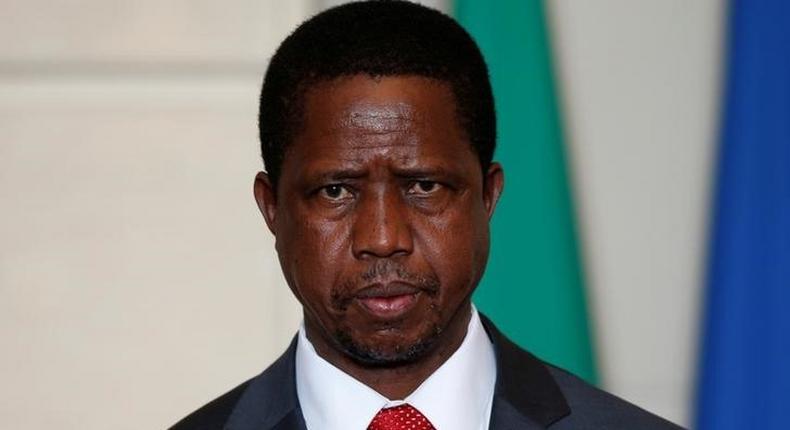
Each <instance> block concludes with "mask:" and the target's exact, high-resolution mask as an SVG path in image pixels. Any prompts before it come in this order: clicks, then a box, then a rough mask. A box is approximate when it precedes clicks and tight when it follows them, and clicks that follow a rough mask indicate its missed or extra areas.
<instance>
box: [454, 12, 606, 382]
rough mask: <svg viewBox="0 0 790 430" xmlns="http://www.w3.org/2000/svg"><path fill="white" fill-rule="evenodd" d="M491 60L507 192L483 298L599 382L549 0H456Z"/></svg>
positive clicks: (512, 331) (479, 300) (532, 343)
mask: <svg viewBox="0 0 790 430" xmlns="http://www.w3.org/2000/svg"><path fill="white" fill-rule="evenodd" d="M455 11H456V17H457V18H458V19H459V21H460V22H461V24H462V25H464V26H465V27H466V28H467V30H468V31H469V32H470V33H471V34H472V36H473V37H474V38H475V39H476V40H477V42H478V44H479V45H480V47H481V49H482V50H483V54H484V55H485V58H486V61H487V62H488V66H489V68H490V74H491V81H492V85H493V87H494V96H495V98H496V107H497V115H498V127H497V132H498V135H499V140H498V145H499V146H498V149H497V154H496V159H497V160H500V161H501V162H502V164H503V166H504V170H505V191H504V194H503V196H502V199H501V201H500V204H499V207H498V209H497V212H496V215H495V216H494V220H493V223H492V242H491V244H492V248H491V257H490V260H489V265H488V269H487V271H486V275H485V277H484V279H483V281H482V283H481V286H480V288H479V289H478V291H477V292H476V294H475V303H476V304H477V306H478V307H479V308H480V309H481V310H482V311H483V312H485V313H486V314H488V315H489V316H490V317H491V318H492V319H493V320H494V321H495V322H497V324H498V325H499V326H500V327H501V328H502V329H503V330H504V331H505V333H507V334H508V335H509V336H510V337H511V338H512V339H513V340H514V341H515V342H517V343H518V344H520V345H522V346H524V347H526V348H528V349H530V350H531V351H532V352H534V353H536V354H537V355H538V356H540V357H541V358H543V359H545V360H547V361H550V362H552V363H554V364H557V365H559V366H561V367H564V368H566V369H568V370H570V371H571V372H573V373H575V374H577V375H579V376H581V377H583V378H585V379H587V380H588V381H591V382H595V380H596V372H595V366H594V360H593V354H592V346H591V342H590V331H589V326H588V322H587V311H586V304H585V296H584V289H583V280H582V270H581V265H580V259H579V253H578V250H577V240H576V232H575V228H574V217H573V207H572V203H571V197H570V190H569V187H568V179H567V177H566V169H565V157H564V153H563V145H562V132H561V127H560V118H559V113H558V106H557V99H556V97H555V93H554V79H553V74H552V67H551V58H550V49H549V43H548V38H547V33H546V26H545V24H544V11H543V6H542V3H541V2H539V1H535V0H521V1H516V0H498V1H490V0H457V1H456V4H455Z"/></svg>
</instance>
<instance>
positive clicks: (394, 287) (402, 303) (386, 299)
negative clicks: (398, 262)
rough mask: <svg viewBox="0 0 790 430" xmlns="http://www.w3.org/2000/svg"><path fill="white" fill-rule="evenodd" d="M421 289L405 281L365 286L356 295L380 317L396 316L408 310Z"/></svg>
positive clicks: (368, 309) (363, 304)
mask: <svg viewBox="0 0 790 430" xmlns="http://www.w3.org/2000/svg"><path fill="white" fill-rule="evenodd" d="M420 292H421V290H420V289H419V288H417V287H415V286H413V285H411V284H408V283H404V282H390V283H387V284H374V285H371V286H369V287H366V288H363V289H362V290H360V291H359V292H358V293H357V294H356V295H355V299H356V300H357V302H358V303H359V304H360V305H361V306H362V307H363V308H364V309H365V310H367V311H368V312H370V313H372V314H374V315H375V316H377V317H379V318H395V317H398V316H401V315H403V314H405V313H406V312H408V311H409V310H410V309H411V308H412V307H414V304H415V303H417V298H418V296H419V294H420Z"/></svg>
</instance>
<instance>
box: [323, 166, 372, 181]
mask: <svg viewBox="0 0 790 430" xmlns="http://www.w3.org/2000/svg"><path fill="white" fill-rule="evenodd" d="M365 176H367V172H365V171H364V170H362V169H354V168H345V169H336V170H326V171H323V172H319V173H316V174H314V175H310V176H309V179H310V181H312V182H327V181H337V180H340V179H359V178H363V177H365Z"/></svg>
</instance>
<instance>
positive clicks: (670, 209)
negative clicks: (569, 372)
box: [0, 0, 726, 429]
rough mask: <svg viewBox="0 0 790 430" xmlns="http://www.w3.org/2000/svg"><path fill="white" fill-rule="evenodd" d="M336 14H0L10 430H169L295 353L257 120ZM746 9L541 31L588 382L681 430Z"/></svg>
mask: <svg viewBox="0 0 790 430" xmlns="http://www.w3.org/2000/svg"><path fill="white" fill-rule="evenodd" d="M336 3H339V2H332V1H321V0H290V1H275V0H232V1H224V2H216V1H205V0H189V1H187V0H170V1H154V0H137V1H134V2H132V1H117V0H113V1H108V0H103V1H99V0H80V1H77V0H74V1H53V0H26V1H12V0H0V16H2V23H3V24H2V25H0V342H2V343H1V344H2V350H0V380H2V381H3V382H2V388H0V426H2V427H3V428H14V429H44V428H51V427H58V428H64V429H107V428H111V429H143V428H166V427H167V426H168V425H170V424H172V423H174V422H175V421H177V420H178V419H179V418H181V417H182V416H183V415H185V414H186V413H188V412H190V411H191V410H193V409H195V408H196V407H198V406H200V405H202V404H203V403H205V402H207V401H208V400H210V399H212V398H214V397H215V396H216V395H218V394H220V393H223V392H225V391H226V390H228V389H230V388H231V387H233V386H235V385H236V384H238V383H240V382H242V381H243V380H246V379H247V378H249V377H251V376H253V375H254V374H256V373H258V372H260V371H261V370H262V369H263V368H265V367H266V366H267V365H268V364H269V363H270V362H271V361H273V360H274V359H275V358H276V357H277V356H278V355H279V354H280V353H281V352H282V351H283V350H284V348H285V347H286V345H287V344H288V342H289V340H290V339H291V337H292V336H293V335H294V333H295V330H296V329H297V327H298V324H299V321H300V319H301V317H300V309H299V307H298V304H297V303H296V302H295V300H294V299H293V298H292V297H291V294H290V292H289V290H288V288H287V287H286V285H285V283H284V281H283V279H282V278H281V275H280V271H279V265H278V263H277V259H276V256H275V254H274V252H273V248H272V242H273V241H272V238H271V237H270V235H269V233H268V231H267V230H266V228H265V226H264V224H263V222H262V220H261V218H260V216H259V213H258V210H257V208H256V206H255V203H254V201H253V197H252V180H253V176H254V174H255V173H256V172H257V171H258V170H260V169H261V167H262V166H261V162H260V160H259V149H258V141H257V125H256V121H257V118H256V116H257V97H258V91H259V87H260V82H261V78H262V75H263V73H264V71H265V67H266V64H267V60H268V58H269V57H270V56H271V55H272V53H273V51H274V49H275V48H276V46H277V45H278V44H279V42H280V41H281V40H282V39H283V38H284V37H285V36H286V35H287V34H288V33H289V32H290V31H292V30H293V29H294V28H295V26H296V25H297V24H298V23H299V22H301V21H302V20H304V19H305V18H306V17H308V16H310V15H312V14H314V13H316V12H318V11H320V10H321V9H323V8H326V7H328V6H330V5H333V4H336ZM424 3H426V4H428V5H431V6H433V7H436V8H439V9H441V10H443V11H446V12H447V13H450V14H456V13H458V10H457V5H455V4H452V3H451V2H450V1H449V0H445V1H442V0H438V1H432V2H424ZM536 4H537V3H536ZM725 7H726V4H725V2H722V1H715V0H700V1H693V2H689V1H684V0H664V1H649V0H640V1H634V0H601V1H597V2H576V1H572V0H552V1H550V2H546V3H545V7H544V8H543V12H544V13H545V16H543V17H540V19H545V29H546V30H547V34H548V36H547V37H548V40H549V42H550V49H551V56H550V57H551V59H552V61H553V65H552V66H551V67H552V69H551V70H552V71H553V77H554V78H553V79H554V80H553V85H554V88H555V90H556V96H557V100H558V102H557V106H559V109H558V111H559V112H560V120H559V122H560V124H561V127H562V130H563V131H562V139H560V142H562V144H563V145H564V150H563V151H564V158H563V159H564V160H565V163H566V164H565V165H566V167H567V173H568V178H569V180H568V184H569V185H568V187H569V190H570V195H571V197H572V198H573V204H572V205H570V208H571V211H572V214H573V216H574V217H575V220H576V227H575V228H574V227H572V228H571V231H572V232H575V233H574V234H575V237H576V239H575V240H577V242H578V245H579V251H578V258H579V261H580V265H581V268H580V269H578V270H579V273H580V274H581V275H580V277H581V287H580V288H581V289H582V290H583V296H584V297H586V299H584V300H583V301H582V303H586V306H587V314H588V317H589V325H588V328H589V331H590V343H591V344H592V348H591V349H592V357H593V358H592V359H591V363H592V364H590V365H591V366H593V370H592V372H593V373H594V376H592V377H591V379H594V380H596V381H597V383H598V384H599V385H600V386H602V387H604V388H606V389H607V390H610V391H612V392H614V393H615V394H617V395H619V396H622V397H624V398H625V399H627V400H629V401H631V402H634V403H636V404H638V405H640V406H642V407H643V408H646V409H648V410H650V411H652V412H655V413H657V414H660V415H662V416H665V417H667V418H668V419H670V420H673V421H676V422H678V423H680V424H684V425H690V424H691V423H692V418H693V412H692V410H693V404H694V402H693V398H694V390H695V388H694V387H695V385H694V384H695V378H696V376H695V375H696V367H697V362H698V358H697V357H698V354H699V347H698V344H699V340H700V328H699V327H700V325H701V321H702V319H701V316H700V315H701V312H700V310H701V308H702V298H703V286H704V284H705V282H704V279H705V273H706V256H707V251H706V249H707V245H706V243H707V237H708V231H709V228H710V227H709V222H708V219H709V216H710V210H709V207H710V203H711V197H710V195H711V189H712V187H713V177H714V176H713V175H714V164H715V163H714V161H715V153H714V152H715V148H716V143H717V136H718V122H717V121H718V118H719V115H720V113H721V112H720V108H719V104H720V99H721V86H722V83H721V82H722V79H723V73H722V63H723V61H724V59H723V55H722V52H723V48H724V40H725V37H724V34H723V33H724V31H725V30H724V28H725V18H726V13H725V10H724V9H725ZM538 9H540V8H538ZM464 19H465V20H466V21H464V23H465V24H466V23H467V22H468V19H469V15H468V10H467V15H466V17H465V18H464ZM501 161H502V162H503V164H504V166H505V171H506V173H508V172H509V171H508V168H509V164H508V163H509V160H508V159H506V158H501ZM511 164H512V160H511ZM511 170H514V171H516V170H518V166H517V165H516V166H515V167H511ZM507 193H517V191H516V189H508V188H506V196H507V195H508V194H507ZM507 198H510V199H518V198H519V197H518V195H517V194H515V195H513V194H511V196H510V197H507ZM495 319H496V318H495ZM583 330H587V329H583ZM525 346H527V347H530V345H525ZM538 353H539V354H540V352H539V351H538Z"/></svg>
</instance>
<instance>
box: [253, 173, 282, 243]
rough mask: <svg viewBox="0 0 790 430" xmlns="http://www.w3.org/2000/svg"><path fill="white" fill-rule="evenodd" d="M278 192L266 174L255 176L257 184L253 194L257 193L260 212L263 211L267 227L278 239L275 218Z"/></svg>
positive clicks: (254, 185)
mask: <svg viewBox="0 0 790 430" xmlns="http://www.w3.org/2000/svg"><path fill="white" fill-rule="evenodd" d="M276 191H277V190H275V189H274V187H273V186H272V181H271V180H270V179H269V175H267V174H266V172H258V174H257V175H255V183H254V184H253V192H254V193H255V201H256V202H257V203H258V210H260V211H261V215H263V219H264V220H265V221H266V226H267V227H269V231H271V232H272V234H273V235H274V236H275V237H276V236H277V229H276V228H275V223H274V221H275V216H276V214H277V192H276Z"/></svg>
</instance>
